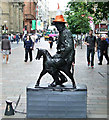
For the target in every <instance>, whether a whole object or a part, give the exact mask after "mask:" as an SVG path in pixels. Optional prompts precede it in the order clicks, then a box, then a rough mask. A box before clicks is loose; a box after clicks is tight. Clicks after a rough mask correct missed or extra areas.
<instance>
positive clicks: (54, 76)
mask: <svg viewBox="0 0 109 120" xmlns="http://www.w3.org/2000/svg"><path fill="white" fill-rule="evenodd" d="M51 75H52V77H53V79H54V81H53V82H52V83H51V84H50V85H49V86H52V87H55V86H56V85H61V82H60V81H59V77H58V73H53V74H51Z"/></svg>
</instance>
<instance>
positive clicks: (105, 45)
mask: <svg viewBox="0 0 109 120" xmlns="http://www.w3.org/2000/svg"><path fill="white" fill-rule="evenodd" d="M103 55H104V56H105V58H106V60H107V65H109V57H108V43H107V41H106V40H105V38H104V37H101V42H100V62H99V63H98V65H102V61H103Z"/></svg>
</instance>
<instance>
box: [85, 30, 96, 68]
mask: <svg viewBox="0 0 109 120" xmlns="http://www.w3.org/2000/svg"><path fill="white" fill-rule="evenodd" d="M85 44H86V45H87V62H88V66H90V62H91V67H92V68H94V54H95V46H96V47H97V44H96V37H95V36H93V30H90V31H89V36H88V37H86V39H85ZM96 49H97V48H96ZM90 55H91V60H90Z"/></svg>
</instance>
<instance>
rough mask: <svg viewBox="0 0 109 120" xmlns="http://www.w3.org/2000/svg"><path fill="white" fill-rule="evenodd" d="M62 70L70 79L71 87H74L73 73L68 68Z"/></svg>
mask: <svg viewBox="0 0 109 120" xmlns="http://www.w3.org/2000/svg"><path fill="white" fill-rule="evenodd" d="M63 72H64V73H65V74H66V75H67V76H68V77H69V78H70V79H71V81H72V84H73V88H76V84H75V80H74V78H73V74H72V73H71V72H70V70H68V69H65V71H63Z"/></svg>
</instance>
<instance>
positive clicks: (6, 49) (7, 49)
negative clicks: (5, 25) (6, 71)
mask: <svg viewBox="0 0 109 120" xmlns="http://www.w3.org/2000/svg"><path fill="white" fill-rule="evenodd" d="M2 38H3V39H2V42H1V51H2V53H3V62H4V61H5V57H6V64H7V63H8V59H9V54H10V53H11V44H10V40H9V39H8V35H5V36H3V37H2Z"/></svg>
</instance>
